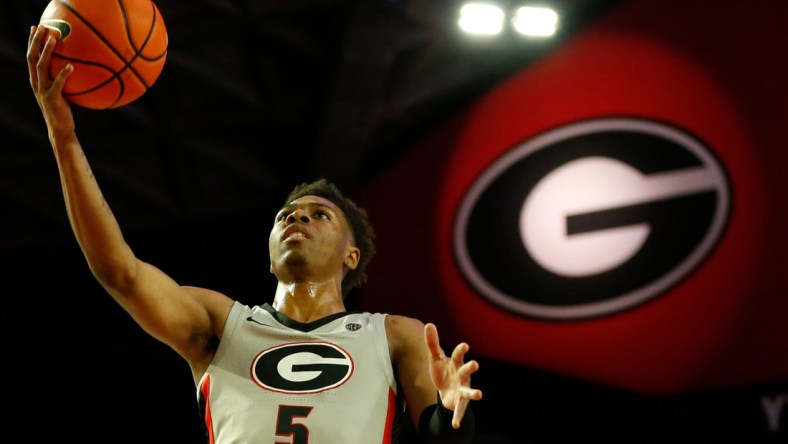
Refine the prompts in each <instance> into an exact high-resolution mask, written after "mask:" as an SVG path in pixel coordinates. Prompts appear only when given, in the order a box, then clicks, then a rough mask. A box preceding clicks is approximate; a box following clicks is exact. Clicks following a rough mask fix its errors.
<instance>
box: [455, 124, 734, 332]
mask: <svg viewBox="0 0 788 444" xmlns="http://www.w3.org/2000/svg"><path fill="white" fill-rule="evenodd" d="M729 209H730V192H729V186H728V180H727V178H726V174H725V172H724V171H723V169H722V167H721V166H720V164H719V162H718V161H717V159H716V158H715V157H714V156H713V155H712V154H711V153H710V151H709V150H708V149H707V148H706V147H704V146H703V145H702V144H701V143H700V141H699V140H698V139H697V138H695V137H692V136H690V135H689V134H687V133H685V132H683V131H680V130H678V129H677V128H674V127H671V126H668V125H665V124H661V123H658V122H653V121H646V120H639V119H628V118H611V119H599V120H592V121H585V122H581V123H577V124H573V125H569V126H566V127H562V128H558V129H555V130H553V131H550V132H548V133H545V134H542V135H540V136H538V137H535V138H533V139H531V140H528V141H526V142H524V143H523V144H521V145H519V146H517V147H515V148H514V149H512V150H510V151H509V152H507V153H506V154H505V155H504V156H502V157H501V158H500V159H498V160H497V161H496V162H495V163H493V164H492V165H491V166H490V167H489V168H488V169H487V170H485V171H484V172H483V173H482V174H481V176H480V177H479V178H478V179H477V180H476V182H475V183H474V184H473V186H472V187H471V188H470V190H469V192H468V193H467V195H466V196H465V199H464V200H463V201H462V204H461V206H460V210H459V212H458V216H457V219H456V224H455V227H454V230H455V231H454V248H455V256H456V260H457V262H458V264H459V267H460V270H461V271H462V273H463V274H464V275H465V277H466V279H468V280H469V282H470V283H471V284H472V285H473V287H474V288H476V290H477V291H478V292H480V294H481V295H482V296H484V297H486V298H487V299H489V300H490V301H492V302H494V303H496V304H498V305H500V306H503V307H505V308H507V309H508V310H511V311H513V312H516V313H519V314H522V315H528V316H536V317H542V318H553V319H575V318H583V317H589V316H599V315H604V314H607V313H611V312H614V311H618V310H622V309H625V308H629V307H632V306H634V305H637V304H639V303H642V302H644V301H646V300H649V299H651V298H653V297H654V296H656V295H657V294H660V293H661V292H664V291H666V290H667V289H669V288H670V287H671V286H673V285H675V284H676V283H677V282H678V281H680V280H681V279H682V278H683V277H685V276H686V275H687V274H689V273H690V272H691V271H692V270H693V269H694V268H695V267H697V266H698V265H699V264H700V263H701V262H702V261H703V259H704V258H705V257H706V256H707V255H708V254H709V253H710V251H711V250H712V248H713V246H714V245H715V244H716V242H717V241H718V240H719V238H720V236H721V234H722V232H723V230H724V227H725V225H726V222H727V219H728V216H729Z"/></svg>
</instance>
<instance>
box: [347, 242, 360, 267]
mask: <svg viewBox="0 0 788 444" xmlns="http://www.w3.org/2000/svg"><path fill="white" fill-rule="evenodd" d="M360 260H361V250H360V249H359V248H358V247H354V246H352V245H348V247H347V250H345V266H347V267H348V268H349V269H351V270H355V269H356V267H358V262H359V261H360Z"/></svg>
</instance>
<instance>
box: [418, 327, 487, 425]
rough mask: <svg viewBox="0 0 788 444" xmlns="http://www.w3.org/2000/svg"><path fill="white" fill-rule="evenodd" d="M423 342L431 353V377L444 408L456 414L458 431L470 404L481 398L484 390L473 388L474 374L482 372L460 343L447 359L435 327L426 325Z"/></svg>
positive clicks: (454, 420) (466, 346)
mask: <svg viewBox="0 0 788 444" xmlns="http://www.w3.org/2000/svg"><path fill="white" fill-rule="evenodd" d="M424 341H425V342H426V343H427V348H428V349H429V350H430V377H431V378H432V383H433V384H434V385H435V388H436V389H438V393H439V394H440V398H441V402H442V403H443V406H444V407H446V408H447V409H449V410H453V411H454V416H453V418H452V427H454V428H455V429H456V428H459V427H460V422H461V421H462V418H463V416H464V415H465V410H466V409H467V407H468V403H469V402H470V401H472V400H473V401H478V400H480V399H482V391H481V390H479V389H475V388H472V387H471V374H473V373H475V372H476V371H477V370H479V363H478V362H476V361H475V360H471V361H468V362H464V361H465V354H466V353H468V350H469V348H470V347H469V346H468V344H467V343H465V342H462V343H460V344H458V345H457V346H456V347H455V348H454V351H452V354H451V357H447V356H446V354H445V353H444V352H443V349H442V348H441V346H440V338H439V337H438V329H437V327H435V324H432V323H428V324H426V325H425V326H424Z"/></svg>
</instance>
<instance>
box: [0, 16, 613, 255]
mask: <svg viewBox="0 0 788 444" xmlns="http://www.w3.org/2000/svg"><path fill="white" fill-rule="evenodd" d="M47 3H48V1H47V0H9V1H7V2H5V4H4V5H5V6H4V12H3V13H2V14H0V25H1V26H0V60H2V63H1V64H0V90H1V91H2V97H3V100H2V101H1V102H0V133H2V134H1V136H0V137H1V138H2V145H3V147H2V149H0V202H2V206H3V208H4V214H5V217H3V218H2V221H0V251H2V252H6V253H7V254H10V255H16V254H19V253H20V251H24V252H27V253H28V254H29V253H30V252H31V251H32V249H36V248H43V249H45V250H49V249H51V248H53V245H57V244H59V243H61V242H64V241H65V242H71V237H70V231H69V230H68V221H67V220H66V216H65V211H64V207H63V202H62V195H61V193H60V190H59V182H58V178H57V171H56V169H55V164H54V160H53V156H52V154H51V151H50V147H49V143H48V140H47V134H46V128H45V126H44V122H43V119H42V117H41V115H40V113H39V111H38V108H37V106H36V103H35V100H34V97H33V94H32V92H31V90H30V87H29V83H28V76H27V68H26V62H25V49H26V40H27V35H28V29H29V26H30V25H32V24H36V23H38V19H39V17H40V16H41V13H42V12H43V10H44V8H45V6H46V4H47ZM548 3H550V4H552V5H553V6H555V7H556V9H557V10H558V11H559V12H560V14H561V16H562V19H561V30H560V33H559V34H558V36H556V37H555V38H553V39H552V40H549V41H538V40H534V39H531V40H526V39H522V38H517V37H515V36H513V35H504V36H502V37H499V38H497V39H495V41H492V40H491V41H487V42H478V41H477V42H473V41H471V40H470V39H468V38H465V37H463V36H462V35H461V34H460V33H459V31H458V29H457V26H456V19H457V13H456V8H457V5H458V4H459V2H458V1H456V0H287V1H281V0H258V1H251V0H190V1H176V0H159V1H157V2H156V4H157V6H158V7H159V9H160V11H161V13H162V15H163V17H164V20H165V23H166V27H167V31H168V38H169V46H168V56H167V61H166V64H165V66H164V69H163V71H162V73H161V76H160V77H159V79H158V80H157V82H156V84H154V85H153V87H152V88H151V89H150V90H149V91H148V92H147V93H146V94H145V95H144V96H143V97H142V98H141V99H139V100H138V101H136V102H134V103H132V104H130V105H126V106H124V107H121V108H118V109H113V110H101V111H97V110H88V109H82V108H76V109H75V113H76V120H77V127H78V135H79V137H80V140H81V142H82V144H83V147H84V149H85V150H86V152H87V154H88V158H89V159H90V161H91V162H92V166H93V169H94V172H95V174H96V176H97V178H98V179H99V181H100V184H101V185H102V187H103V190H104V192H105V195H106V197H107V200H108V201H109V202H110V205H111V206H112V207H113V210H114V211H115V213H116V214H117V215H118V217H119V218H120V219H121V222H122V225H123V226H124V228H125V230H126V231H127V234H128V233H134V232H137V231H139V232H140V233H141V235H145V236H155V235H156V233H158V231H159V228H161V227H164V226H179V225H180V226H183V224H187V225H188V224H190V223H197V224H199V223H201V221H207V220H225V219H232V218H239V217H241V218H242V217H244V215H246V214H249V212H250V211H251V212H257V211H270V209H271V208H276V207H277V206H278V205H280V204H281V202H280V200H281V199H282V197H283V196H284V193H286V192H287V191H289V189H290V188H292V186H293V185H295V184H296V183H298V182H300V181H303V180H310V179H312V178H315V177H319V176H325V177H328V178H330V179H332V180H333V181H335V182H337V183H338V184H340V185H342V186H343V187H344V188H345V189H346V190H347V191H348V193H349V194H355V193H356V192H357V191H358V190H359V189H361V187H363V185H364V182H365V180H366V179H367V178H369V177H372V176H373V175H374V174H376V172H378V171H380V170H381V169H384V168H385V167H386V165H387V164H388V162H390V161H392V160H393V159H396V158H397V156H398V155H399V154H400V153H402V152H403V151H404V150H407V149H408V148H409V146H410V145H411V143H412V142H413V141H414V140H417V139H418V138H419V137H420V136H421V135H423V134H424V133H426V132H428V131H429V130H430V129H431V128H434V127H435V126H436V125H439V124H440V122H441V121H443V120H444V119H447V118H449V117H450V116H451V115H453V114H455V113H458V112H460V111H461V110H462V109H463V107H464V106H466V105H467V104H469V103H471V102H472V101H473V100H474V99H475V98H477V97H479V96H480V95H481V94H483V93H484V92H485V91H486V90H488V89H489V88H490V87H491V86H493V85H494V84H496V83H497V82H499V81H501V80H502V79H505V78H506V77H507V76H509V75H510V74H512V73H514V72H516V71H518V70H521V69H523V68H524V67H526V66H527V65H528V64H530V63H532V62H534V61H535V60H537V59H538V58H540V57H543V56H544V55H545V54H546V53H548V52H549V51H551V50H553V49H555V48H556V47H557V46H558V45H560V44H561V42H563V41H565V40H567V39H571V38H572V36H573V34H574V33H576V32H578V31H579V30H580V29H581V28H582V27H583V26H585V25H587V24H589V23H591V22H592V21H593V20H595V19H596V18H597V17H598V16H599V15H601V14H604V13H605V12H606V11H608V10H609V9H610V8H612V7H614V6H615V5H616V4H618V3H621V2H620V0H574V1H573V0H552V1H551V2H548ZM69 246H71V247H73V244H69Z"/></svg>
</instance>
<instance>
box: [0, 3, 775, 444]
mask: <svg viewBox="0 0 788 444" xmlns="http://www.w3.org/2000/svg"><path fill="white" fill-rule="evenodd" d="M156 3H157V5H158V6H159V9H160V10H161V12H162V15H163V16H164V18H165V21H166V25H167V30H168V35H169V51H168V59H167V63H166V66H165V68H164V70H163V72H162V74H161V77H160V78H159V79H158V81H157V82H156V84H155V85H154V86H153V88H152V89H151V90H150V91H149V92H148V93H146V95H145V96H143V97H142V98H141V99H140V100H139V101H137V102H135V103H133V104H131V105H128V106H126V107H123V108H119V109H115V110H103V111H96V110H88V109H82V108H75V114H76V120H77V126H78V134H79V136H80V139H81V142H82V144H83V146H84V148H85V151H86V153H87V155H88V157H89V158H90V160H91V163H92V166H93V169H94V171H95V173H96V176H97V178H98V180H99V183H100V184H101V185H102V189H103V190H104V192H105V195H106V197H107V200H108V202H109V204H110V205H111V206H112V208H113V210H114V212H115V214H116V216H117V217H118V219H119V221H120V223H121V225H122V227H123V228H124V232H125V234H126V237H127V240H128V242H129V243H130V244H131V245H132V246H133V247H134V249H135V251H136V252H137V254H138V255H139V256H140V257H141V258H144V259H146V260H148V261H150V262H152V263H154V264H156V265H157V266H159V267H161V268H162V269H164V270H166V271H168V272H169V273H170V274H171V275H172V276H173V277H174V278H175V279H176V280H178V281H179V282H182V283H184V284H190V285H198V286H205V287H209V288H214V289H216V290H219V291H222V292H224V293H226V294H228V295H230V296H232V297H234V298H236V299H238V300H241V301H242V302H245V303H248V304H258V303H262V302H267V301H269V300H270V297H271V294H272V291H273V288H274V282H273V280H272V277H271V276H270V275H269V273H268V262H267V260H268V258H267V244H266V241H267V234H268V230H269V228H270V225H271V220H272V218H273V214H274V213H275V211H276V210H277V209H278V207H279V206H280V205H281V204H282V199H283V198H284V196H285V195H286V193H287V192H288V191H289V190H290V189H291V188H292V187H293V185H295V184H297V183H299V182H301V181H305V180H311V179H314V178H317V177H322V176H325V177H328V178H330V179H331V180H333V181H335V182H336V183H338V184H339V185H341V186H342V187H343V188H344V189H345V190H346V192H347V194H349V195H351V196H353V197H361V196H362V194H363V192H364V190H365V185H366V184H367V183H368V181H369V180H371V179H372V178H374V177H376V175H377V174H378V173H380V172H381V171H385V170H386V168H387V166H388V165H390V163H391V162H393V161H396V160H397V159H398V158H400V157H401V156H402V155H403V154H405V153H407V152H408V151H409V149H410V148H411V147H412V146H414V145H415V143H416V142H417V141H418V140H420V139H421V138H422V137H423V136H424V135H425V134H428V133H429V132H430V131H431V130H432V129H434V128H436V127H437V126H439V125H441V124H443V123H444V122H446V121H448V120H449V119H451V118H452V117H454V116H455V115H457V114H458V113H460V112H462V111H463V110H464V109H465V108H466V107H468V106H469V105H471V104H472V103H473V102H474V101H475V100H476V99H478V98H479V97H481V96H482V95H483V94H484V93H485V92H487V91H488V90H490V89H491V88H493V87H494V86H495V85H496V84H498V83H499V82H501V81H503V80H505V79H506V78H508V77H509V76H511V75H513V74H514V73H516V72H519V71H521V70H524V69H527V68H528V67H529V66H530V65H531V64H533V63H537V62H538V61H539V60H540V59H542V58H544V57H547V56H549V54H550V53H551V52H552V51H555V50H557V49H559V48H560V47H561V46H562V45H563V44H564V43H565V42H569V41H571V40H572V39H573V37H575V36H576V35H578V34H580V33H582V31H583V30H584V29H585V27H587V26H590V25H591V24H593V23H594V22H595V21H596V20H599V19H601V18H602V17H604V16H605V15H606V14H609V13H611V11H614V10H616V8H620V7H621V6H622V5H624V4H626V3H627V2H626V1H625V0H623V1H622V0H586V1H582V0H577V1H571V0H561V1H552V2H551V4H552V5H554V6H555V7H556V8H557V9H558V11H559V12H560V13H561V16H562V27H561V30H560V32H559V34H558V35H557V36H556V37H555V38H554V39H552V40H550V41H536V40H522V39H518V38H516V37H515V36H512V35H505V36H502V37H501V38H500V39H499V40H498V43H496V44H479V43H474V42H472V41H470V40H468V39H466V38H464V37H463V36H461V35H460V34H459V32H458V31H457V28H456V25H455V20H456V15H455V12H454V8H455V6H456V4H457V3H458V2H455V1H443V0H432V1H430V0H411V1H406V0H402V1H397V0H365V1H363V0H356V1H350V0H324V1H317V0H287V1H264V0H260V1H251V0H250V1H244V0H224V1H222V0H191V1H174V0H160V1H158V2H156ZM46 4H47V2H46V1H42V0H4V3H3V11H2V13H0V60H1V61H2V64H0V91H2V92H1V94H2V101H1V103H0V140H2V142H0V143H2V148H0V204H1V205H2V208H3V217H2V219H0V263H2V264H3V265H2V267H3V268H2V269H3V273H2V276H3V279H4V282H5V286H4V290H5V291H4V292H3V295H4V297H5V298H4V300H5V304H4V308H3V309H2V325H3V333H4V336H5V338H6V350H5V358H4V363H5V365H4V366H3V367H4V370H3V375H4V377H5V378H4V379H5V383H6V384H5V385H6V386H7V388H6V391H7V393H8V394H9V395H7V399H6V407H7V409H8V410H7V411H9V410H10V412H11V415H10V417H9V416H7V418H8V420H9V421H10V422H11V424H10V427H13V428H15V429H17V430H19V431H20V433H23V435H24V436H28V437H29V439H27V440H29V441H50V442H51V441H55V440H59V439H61V438H62V439H73V440H76V441H77V442H86V443H132V442H134V443H142V442H144V443H183V444H187V443H199V442H202V441H201V433H202V431H201V429H200V428H199V423H198V417H197V406H196V394H195V390H194V386H193V383H192V382H191V378H190V373H189V370H188V368H187V366H186V364H185V363H184V362H182V361H181V360H180V358H179V357H178V356H177V355H176V354H175V353H174V352H172V351H171V350H169V349H167V348H166V347H164V346H163V345H161V344H159V343H158V342H156V341H154V340H153V339H151V338H149V337H148V336H146V335H145V334H144V333H143V332H142V331H141V329H139V328H138V327H137V326H136V325H135V324H134V323H133V322H132V321H131V319H130V318H128V317H127V316H126V314H125V313H124V312H122V310H121V309H120V308H119V307H118V306H116V305H115V304H114V302H113V301H112V300H111V299H110V298H109V297H108V296H107V295H106V294H104V292H103V290H102V289H101V288H100V287H99V286H98V284H97V283H96V282H95V281H94V280H93V279H92V276H91V274H90V271H89V269H88V268H87V266H86V264H85V261H84V259H83V257H82V255H81V252H80V251H79V249H78V247H77V245H76V242H75V241H74V239H73V235H72V234H71V231H70V229H69V226H68V221H67V219H66V215H65V211H64V206H63V202H62V194H61V191H60V187H59V180H58V177H57V171H56V167H55V163H54V159H53V157H52V155H51V149H50V147H49V143H48V140H47V136H46V128H45V126H44V123H43V119H42V117H41V115H40V113H39V112H38V108H37V106H36V103H35V100H34V98H33V95H32V93H31V91H30V87H29V84H28V81H27V69H26V63H25V57H24V56H25V45H26V39H27V35H28V29H29V26H30V25H33V24H36V23H37V22H38V18H39V16H40V14H41V12H42V11H43V9H44V7H45V6H46ZM710 13H712V12H711V11H710ZM732 56H735V55H733V54H732ZM376 217H379V216H376ZM379 254H380V255H385V254H386V252H385V251H380V252H379ZM403 262H404V263H403V269H402V270H401V271H399V272H400V273H402V275H403V276H407V273H408V272H409V271H408V269H407V265H408V264H407V263H406V261H403ZM395 272H396V271H395ZM374 278H375V277H374V275H373V276H371V277H370V279H374ZM417 290H418V289H414V296H413V297H417V295H416V292H417ZM365 298H374V295H367V294H364V293H363V289H362V290H361V291H356V292H354V293H353V294H352V295H351V298H350V300H349V304H348V305H349V308H351V309H354V308H360V307H363V306H364V299H365ZM461 339H462V338H459V337H455V336H454V332H453V331H452V330H450V329H449V330H448V332H447V334H446V335H445V336H443V337H442V340H443V341H444V342H445V343H446V346H447V347H449V346H452V345H453V344H454V343H455V342H456V341H458V340H461ZM472 352H473V349H472ZM776 352H782V353H785V351H784V350H782V351H776ZM472 355H473V353H472ZM473 357H475V358H478V359H479V361H480V362H481V364H482V367H481V371H480V373H479V374H478V376H477V377H475V378H474V385H476V386H478V387H480V388H482V389H483V390H484V391H485V399H484V401H482V402H480V403H477V404H476V405H475V406H474V408H475V412H476V416H477V422H478V442H479V443H510V442H534V443H535V442H550V443H556V442H586V441H597V440H603V441H607V442H638V443H645V442H655V443H656V442H659V443H666V442H689V441H692V442H716V441H719V440H722V439H726V440H727V439H731V440H732V442H779V441H782V440H783V439H785V438H784V437H785V436H786V435H785V428H786V415H788V413H786V412H785V411H784V412H783V413H782V417H781V418H782V420H781V421H782V422H781V425H782V431H781V432H779V433H772V432H770V431H769V430H768V428H767V427H766V418H765V416H764V414H763V410H762V407H761V402H762V396H764V395H769V396H774V395H775V394H779V393H782V394H785V393H786V386H785V383H784V381H774V383H771V382H767V383H765V384H758V385H755V386H750V385H745V386H742V387H731V388H730V389H724V390H710V391H701V392H697V393H687V394H681V395H676V396H669V397H650V396H644V395H639V394H635V393H630V392H627V391H624V390H619V389H616V388H612V387H609V386H605V385H600V384H596V383H592V382H588V381H583V380H578V379H573V378H569V377H565V376H560V375H557V374H553V373H551V372H549V371H545V370H540V369H537V368H528V367H523V366H520V365H515V364H511V363H507V362H502V361H500V360H495V359H489V358H485V357H484V356H479V355H474V356H473ZM786 403H788V402H786ZM786 410H788V408H787V409H786Z"/></svg>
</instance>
